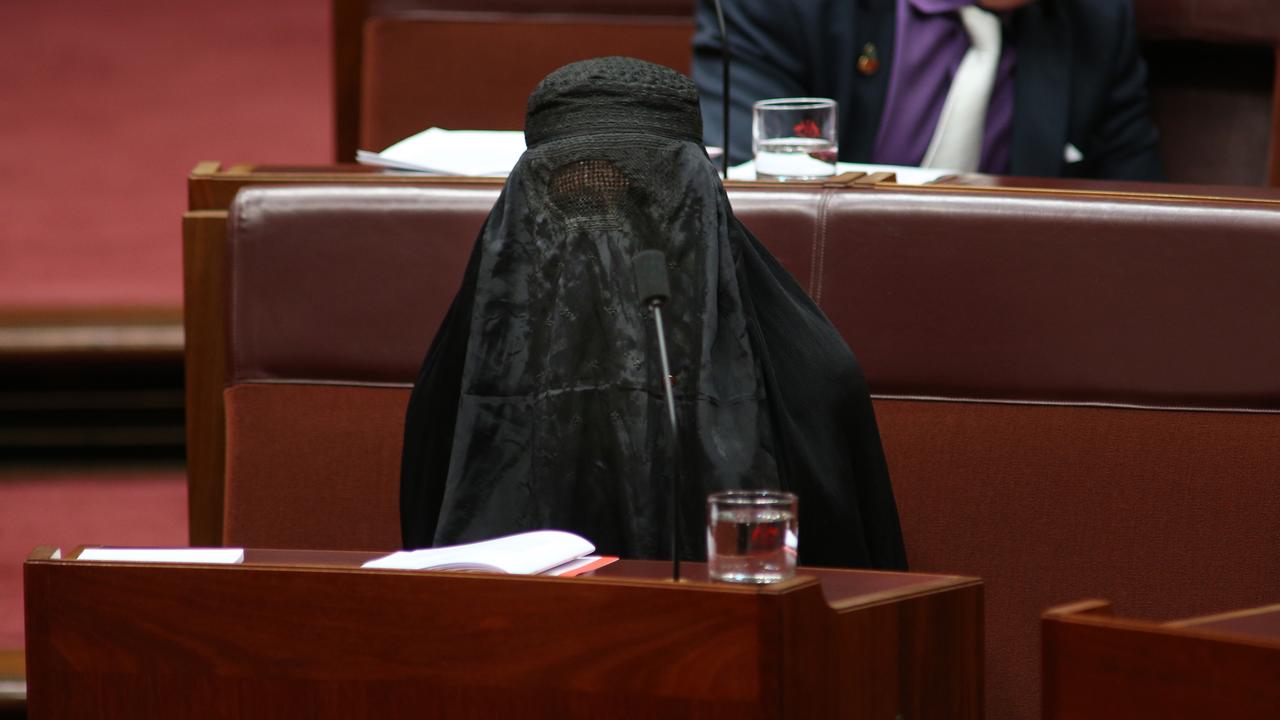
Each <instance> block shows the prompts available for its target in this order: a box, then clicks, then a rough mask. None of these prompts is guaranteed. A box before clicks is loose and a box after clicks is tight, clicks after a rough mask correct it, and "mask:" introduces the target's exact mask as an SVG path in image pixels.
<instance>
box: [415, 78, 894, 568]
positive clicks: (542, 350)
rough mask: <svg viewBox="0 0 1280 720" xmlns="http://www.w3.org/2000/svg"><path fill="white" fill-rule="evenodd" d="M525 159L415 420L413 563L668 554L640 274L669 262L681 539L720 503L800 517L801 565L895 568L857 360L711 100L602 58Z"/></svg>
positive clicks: (540, 122) (664, 429)
mask: <svg viewBox="0 0 1280 720" xmlns="http://www.w3.org/2000/svg"><path fill="white" fill-rule="evenodd" d="M525 139H526V142H527V144H528V149H527V150H526V151H525V153H524V155H523V156H522V157H521V158H520V161H519V162H518V163H517V164H516V167H515V168H514V169H513V170H512V172H511V175H510V177H509V178H508V179H507V182H506V186H505V187H504V189H503V191H502V194H501V196H500V197H499V198H498V201H497V203H496V205H495V206H494V208H493V211H492V212H491V213H490V214H489V217H488V219H487V220H486V222H485V224H484V227H483V229H482V230H481V231H480V236H479V238H478V240H477V241H476V245H475V248H474V250H473V252H472V255H471V259H470V262H469V264H468V266H467V269H466V272H465V275H464V277H463V281H462V287H461V289H460V290H459V291H458V295H457V297H456V298H455V299H454V301H453V305H452V307H451V308H450V309H449V313H448V315H447V316H446V318H445V320H444V322H443V324H442V326H441V327H440V330H439V333H438V334H437V336H436V338H435V341H434V342H433V343H432V345H431V348H430V350H429V351H428V352H427V356H426V360H425V361H424V362H423V365H422V371H421V373H420V375H419V376H418V380H417V383H416V384H415V386H414V389H413V393H412V395H411V397H410V400H409V407H408V412H407V415H406V420H405V436H404V456H403V464H402V470H401V488H400V512H401V529H402V533H403V539H404V544H405V547H407V548H417V547H426V546H430V545H443V544H453V543H460V542H468V541H474V540H479V539H484V538H490V537H495V536H499V535H504V534H510V533H515V532H521V531H525V530H532V529H539V528H556V529H561V530H568V531H571V532H576V533H578V534H580V535H582V536H584V537H586V538H587V539H589V540H590V541H592V542H593V543H595V544H596V546H597V549H598V551H599V552H601V553H605V554H611V555H620V556H622V557H626V558H650V559H660V558H667V557H669V553H670V545H669V542H670V541H669V537H670V529H671V528H670V522H671V519H670V518H669V517H668V512H667V508H668V502H667V498H666V492H667V489H668V487H669V485H668V483H669V479H670V473H671V471H672V454H671V446H670V442H671V441H670V438H669V437H668V433H669V426H668V425H667V424H666V423H667V419H666V409H665V404H664V399H663V395H662V391H661V384H660V382H661V380H660V378H659V375H660V374H661V373H660V370H658V367H659V363H658V362H657V360H656V357H655V356H654V354H653V347H654V343H655V341H654V340H653V338H652V337H651V330H652V325H651V323H650V322H649V321H648V320H647V315H648V311H646V310H644V309H642V308H641V306H640V303H639V298H638V297H637V294H636V293H637V291H636V288H635V283H634V279H633V274H632V265H631V263H632V258H633V257H634V256H635V255H636V253H638V252H639V251H641V250H645V249H650V248H656V249H659V250H661V251H662V252H664V253H665V255H666V259H667V264H668V270H669V272H670V278H671V280H670V284H671V293H672V297H671V300H670V302H669V304H668V305H667V308H666V310H665V311H664V315H665V320H666V323H667V332H668V346H669V349H670V354H671V362H672V379H671V381H672V382H673V383H674V387H675V393H676V402H677V408H678V415H679V420H680V429H681V434H682V436H683V438H684V442H685V443H687V445H686V451H687V452H686V455H685V457H686V458H688V464H687V465H688V467H687V470H686V472H685V474H684V477H683V481H682V490H683V492H682V496H681V498H680V502H681V508H682V509H681V517H682V522H681V527H680V531H681V538H682V540H681V542H682V547H684V548H685V549H686V550H685V551H686V553H687V555H688V559H699V558H701V557H703V556H704V554H705V534H704V533H705V530H704V527H705V515H706V512H705V502H706V496H707V493H709V492H712V491H715V490H721V489H729V488H781V489H786V490H791V491H793V492H795V493H796V494H797V495H799V497H800V519H799V521H800V546H799V554H800V561H801V562H802V563H804V564H809V565H827V566H844V567H874V568H892V569H903V568H905V567H906V554H905V551H904V549H903V544H902V536H901V531H900V529H899V524H898V514H897V508H896V505H895V503H894V498H893V491H892V488H891V487H890V483H889V476H888V471H887V468H886V465H885V459H884V453H883V451H882V449H881V446H880V436H879V431H878V430H877V428H876V421H875V416H874V414H873V412H872V407H871V401H870V397H869V395H868V391H867V387H866V383H865V381H864V379H863V376H862V372H861V370H860V369H859V367H858V364H857V362H856V361H855V360H854V357H853V353H851V352H850V350H849V348H848V346H846V345H845V343H844V341H843V340H842V339H841V337H840V335H839V334H838V333H837V332H836V330H835V329H834V328H833V327H832V326H831V324H830V323H829V322H828V321H827V319H826V317H825V316H823V314H822V312H821V311H820V310H819V309H818V307H817V306H816V305H815V304H814V303H813V301H812V300H810V299H809V297H808V296H807V295H805V293H804V292H803V291H802V290H801V289H800V286H799V285H798V284H797V283H796V282H795V280H794V279H793V278H792V277H791V276H790V275H789V274H788V273H787V271H786V270H784V269H783V268H782V267H781V266H780V265H779V264H778V262H777V261H776V260H775V259H774V258H773V257H772V256H771V255H770V254H769V253H768V252H767V251H766V250H765V249H764V247H763V246H761V245H760V243H759V242H758V241H757V240H756V239H755V238H754V237H753V236H752V235H751V233H750V232H748V231H747V229H746V228H745V227H743V226H742V224H741V223H739V222H738V221H737V219H735V218H734V216H733V211H732V210H731V208H730V207H729V202H728V199H727V197H726V195H725V192H724V189H723V187H722V185H721V183H720V179H719V176H718V175H717V173H716V168H715V167H714V166H713V164H712V162H711V161H710V159H708V157H707V154H706V151H705V150H704V149H703V146H702V122H701V119H700V117H699V110H698V93H697V91H696V89H695V88H694V86H693V84H692V82H691V81H690V80H689V79H687V78H686V77H684V76H683V75H680V74H679V73H677V72H675V71H673V70H670V69H668V68H665V67H661V66H658V65H653V64H651V63H646V62H643V61H640V60H635V59H631V58H618V57H613V58H600V59H595V60H588V61H584V62H578V63H573V64H571V65H567V66H565V67H563V68H561V69H559V70H557V71H555V72H553V73H551V74H550V75H548V76H547V77H546V78H545V79H544V80H543V81H542V82H541V83H540V84H539V85H538V87H537V88H536V89H535V90H534V91H533V94H532V95H531V96H530V98H529V106H528V115H527V117H526V120H525Z"/></svg>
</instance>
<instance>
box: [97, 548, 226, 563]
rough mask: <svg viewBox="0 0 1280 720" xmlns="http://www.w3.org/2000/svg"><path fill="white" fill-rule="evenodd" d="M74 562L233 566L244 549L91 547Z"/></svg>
mask: <svg viewBox="0 0 1280 720" xmlns="http://www.w3.org/2000/svg"><path fill="white" fill-rule="evenodd" d="M75 559H76V560H90V561H98V562H140V563H205V564H212V565H234V564H236V563H242V562H244V548H112V547H91V548H85V549H83V550H81V551H80V556H79V557H77V558H75Z"/></svg>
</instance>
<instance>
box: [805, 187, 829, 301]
mask: <svg viewBox="0 0 1280 720" xmlns="http://www.w3.org/2000/svg"><path fill="white" fill-rule="evenodd" d="M831 192H832V191H831V190H823V191H822V197H821V198H820V199H819V200H818V213H817V215H818V217H817V219H816V221H815V223H814V227H813V255H812V257H811V258H810V263H811V265H812V269H811V270H810V273H811V275H810V279H809V295H810V296H811V297H812V298H813V301H814V302H815V303H817V304H818V305H821V304H822V267H823V265H824V263H825V260H826V254H827V205H828V204H829V203H830V202H831Z"/></svg>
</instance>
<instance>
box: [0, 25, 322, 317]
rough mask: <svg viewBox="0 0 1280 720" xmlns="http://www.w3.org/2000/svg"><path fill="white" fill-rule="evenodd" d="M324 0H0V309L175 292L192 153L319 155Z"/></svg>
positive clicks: (176, 296) (147, 299) (291, 159)
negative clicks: (196, 0) (197, 0)
mask: <svg viewBox="0 0 1280 720" xmlns="http://www.w3.org/2000/svg"><path fill="white" fill-rule="evenodd" d="M328 6H329V3H328V2H327V0H275V1H274V2H256V1H255V0H223V1H222V2H216V3H187V2H169V1H167V0H121V1H119V2H101V1H100V0H40V1H39V2H30V1H18V2H0V98H3V100H2V101H0V104H2V105H3V110H0V148H3V152H0V308H2V307H15V306H26V307H30V306H42V307H49V306H53V307H66V306H85V305H102V304H108V305H147V306H156V305H159V306H171V307H175V308H176V307H178V306H179V305H180V304H181V297H182V272H181V257H182V244H181V225H180V220H179V218H180V217H181V214H182V211H183V210H184V209H185V206H186V189H185V178H186V175H187V173H188V172H189V171H190V170H191V168H192V167H193V166H194V165H195V163H196V162H198V161H200V160H221V161H223V162H224V163H232V162H260V163H322V162H328V161H330V159H331V158H330V155H331V153H332V150H331V146H332V140H331V138H332V130H331V120H330V113H331V110H330V92H331V91H330V77H331V72H330V68H329V63H330V57H329V49H328V42H329V40H328V23H329V20H328Z"/></svg>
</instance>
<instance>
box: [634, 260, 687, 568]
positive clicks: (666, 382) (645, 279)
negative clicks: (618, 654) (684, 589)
mask: <svg viewBox="0 0 1280 720" xmlns="http://www.w3.org/2000/svg"><path fill="white" fill-rule="evenodd" d="M634 269H635V274H636V289H637V290H638V291H639V294H640V304H641V305H642V306H645V307H648V308H649V309H650V310H652V311H653V327H654V331H655V332H656V334H657V337H658V357H659V358H660V360H661V362H662V389H663V391H664V395H665V397H666V401H667V420H668V421H669V422H670V424H671V455H672V463H671V497H670V499H669V502H670V518H671V579H672V580H673V581H675V582H679V581H680V503H679V497H680V457H681V453H680V452H679V447H680V431H679V427H678V425H677V422H676V396H675V392H674V391H673V390H672V388H671V363H670V362H669V361H668V359H667V336H666V333H665V332H664V331H663V327H662V306H663V305H665V304H666V302H667V299H668V298H669V297H670V296H671V291H670V290H669V289H668V282H667V259H666V257H665V256H663V254H662V251H660V250H645V251H643V252H640V253H637V254H636V257H635V260H634Z"/></svg>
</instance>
